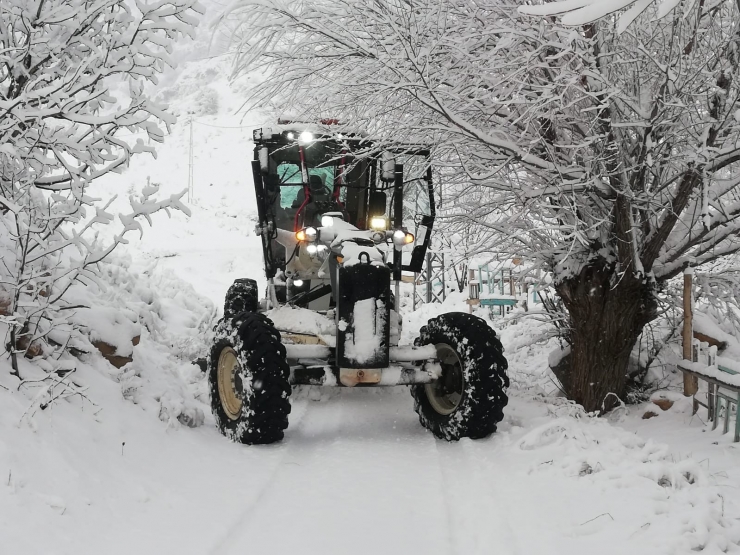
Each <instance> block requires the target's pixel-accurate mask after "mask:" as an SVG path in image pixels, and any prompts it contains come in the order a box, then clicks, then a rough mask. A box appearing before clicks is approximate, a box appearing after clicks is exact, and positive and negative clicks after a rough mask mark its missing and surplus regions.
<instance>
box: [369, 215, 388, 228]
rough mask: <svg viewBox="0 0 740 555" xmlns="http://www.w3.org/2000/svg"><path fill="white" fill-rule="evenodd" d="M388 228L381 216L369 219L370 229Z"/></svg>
mask: <svg viewBox="0 0 740 555" xmlns="http://www.w3.org/2000/svg"><path fill="white" fill-rule="evenodd" d="M387 226H388V222H386V220H385V218H384V217H382V216H374V217H372V218H370V227H371V228H372V229H377V230H381V229H385V228H386V227H387Z"/></svg>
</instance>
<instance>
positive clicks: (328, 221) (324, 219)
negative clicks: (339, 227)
mask: <svg viewBox="0 0 740 555" xmlns="http://www.w3.org/2000/svg"><path fill="white" fill-rule="evenodd" d="M333 225H334V216H321V227H331V226H333Z"/></svg>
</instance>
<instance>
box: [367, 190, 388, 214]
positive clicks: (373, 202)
mask: <svg viewBox="0 0 740 555" xmlns="http://www.w3.org/2000/svg"><path fill="white" fill-rule="evenodd" d="M386 201H387V197H386V196H385V193H383V192H381V191H371V192H370V198H369V199H368V206H367V214H368V217H370V218H372V217H373V216H382V215H383V214H385V205H386Z"/></svg>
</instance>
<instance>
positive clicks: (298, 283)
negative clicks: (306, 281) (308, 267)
mask: <svg viewBox="0 0 740 555" xmlns="http://www.w3.org/2000/svg"><path fill="white" fill-rule="evenodd" d="M293 286H294V287H303V280H302V279H294V280H293Z"/></svg>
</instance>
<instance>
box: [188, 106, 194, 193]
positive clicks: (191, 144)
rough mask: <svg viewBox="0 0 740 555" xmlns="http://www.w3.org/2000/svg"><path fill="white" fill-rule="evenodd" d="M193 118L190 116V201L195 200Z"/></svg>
mask: <svg viewBox="0 0 740 555" xmlns="http://www.w3.org/2000/svg"><path fill="white" fill-rule="evenodd" d="M194 181H195V180H194V179H193V118H190V153H189V155H188V202H193V186H194Z"/></svg>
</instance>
